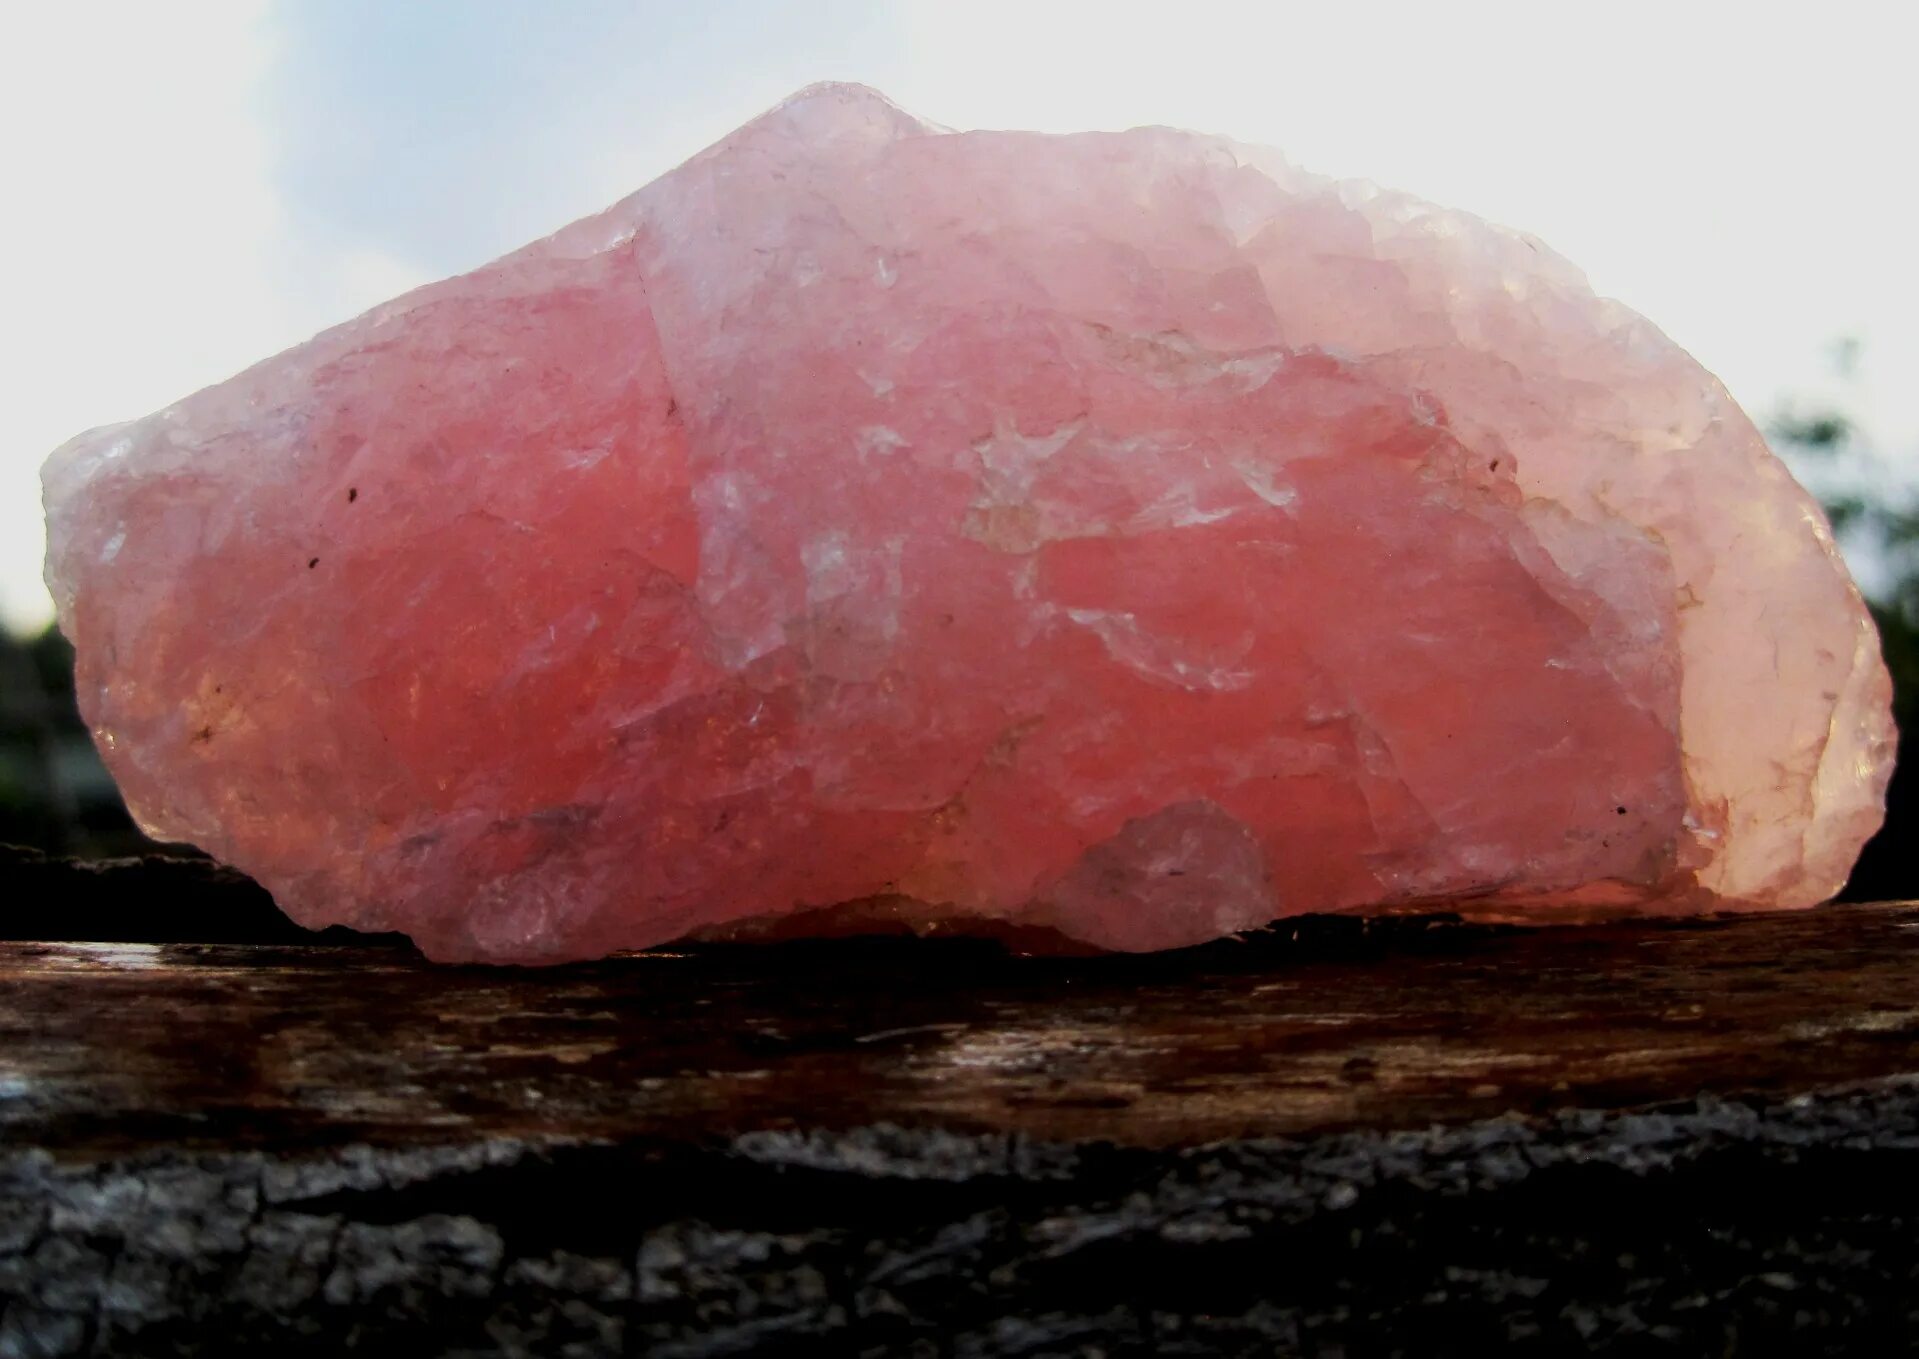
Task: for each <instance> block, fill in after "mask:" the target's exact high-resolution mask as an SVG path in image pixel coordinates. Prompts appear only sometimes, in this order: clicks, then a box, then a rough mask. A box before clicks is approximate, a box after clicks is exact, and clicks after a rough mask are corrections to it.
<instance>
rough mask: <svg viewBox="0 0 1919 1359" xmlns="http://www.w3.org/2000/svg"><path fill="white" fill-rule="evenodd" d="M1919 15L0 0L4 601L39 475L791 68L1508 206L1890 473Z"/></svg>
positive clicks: (1750, 8) (738, 113) (1912, 250)
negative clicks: (1826, 413) (107, 427)
mask: <svg viewBox="0 0 1919 1359" xmlns="http://www.w3.org/2000/svg"><path fill="white" fill-rule="evenodd" d="M1915 15H1919V7H1915V6H1908V5H1905V4H1899V3H1892V2H1891V0H1883V2H1882V0H1861V3H1858V4H1850V5H1849V4H1845V3H1831V2H1830V0H1829V2H1828V3H1824V4H1822V5H1819V6H1811V5H1792V6H1788V5H1785V4H1772V3H1767V0H1746V2H1745V3H1740V4H1712V3H1675V2H1674V0H1664V2H1663V3H1646V4H1638V3H1630V2H1628V3H1608V4H1604V5H1601V4H1592V5H1573V4H1558V3H1546V2H1545V0H1531V2H1530V3H1524V4H1510V5H1506V4H1490V3H1485V4H1476V3H1466V2H1464V0H1455V2H1454V3H1448V4H1442V5H1434V4H1431V3H1418V4H1412V3H1408V4H1405V5H1397V4H1391V3H1369V4H1365V5H1325V4H1314V5H1311V6H1303V5H1293V4H1288V3H1280V2H1277V0H1266V2H1265V3H1255V4H1245V5H1237V4H1226V3H1214V4H1209V3H1206V2H1205V0H1185V2H1184V3H1181V4H1177V5H1175V4H1168V3H1164V0H1152V2H1150V3H1139V4H1129V3H1126V0H1100V2H1099V3H1079V2H1078V0H1018V2H1017V3H1003V2H1002V0H927V2H926V3H915V2H914V0H895V2H894V3H881V2H880V0H873V2H872V3H853V2H852V0H846V2H844V3H840V2H838V0H793V2H791V3H783V4H776V3H771V0H699V2H697V3H694V2H692V0H669V2H667V3H655V2H654V0H556V2H555V3H546V4H534V3H530V2H524V3H522V2H512V3H510V2H509V0H404V2H403V3H400V2H396V0H278V2H277V3H275V2H274V0H179V2H178V3H166V4H157V3H136V2H134V0H129V2H128V3H107V2H106V0H62V2H61V3H51V2H49V3H44V4H29V3H25V0H0V184H4V185H5V186H6V188H7V192H8V194H9V202H8V203H7V204H6V206H5V207H4V209H3V210H0V373H4V375H5V381H4V388H3V389H0V394H3V396H4V409H5V412H6V416H7V420H6V424H5V437H4V441H0V622H4V623H6V624H8V625H10V626H13V627H15V628H21V629H25V628H35V627H38V626H40V625H42V624H43V623H44V622H45V621H46V619H47V618H48V617H49V616H50V606H49V604H48V602H47V599H46V595H45V592H44V590H43V589H42V587H41V585H40V581H39V571H40V555H41V550H42V536H41V526H40V507H39V488H38V483H37V470H38V467H39V464H40V461H41V460H42V459H43V458H44V457H45V455H46V454H47V453H48V452H49V451H51V450H52V449H53V448H54V447H55V446H56V445H57V444H59V443H60V442H61V441H62V440H64V439H66V438H67V437H69V436H71V435H73V434H75V433H78V432H79V431H81V430H83V429H85V428H88V427H90V426H93V425H99V424H105V423H109V422H111V421H115V420H122V419H127V418H130V417H133V416H138V415H142V414H145V413H146V412H148V411H150V410H153V409H156V408H158V407H160V406H163V405H165V404H167V403H168V402H169V401H171V400H173V399H175V398H177V397H179V396H182V395H185V394H186V393H187V392H189V391H192V390H194V389H196V388H198V387H201V386H204V385H206V384H208V383H211V382H216V381H219V380H220V379H222V378H224V377H227V376H229V375H230V374H232V373H234V372H235V371H237V370H239V369H240V368H242V367H244V366H246V365H247V364H249V363H251V362H252V361H254V360H256V359H258V358H261V357H264V356H265V355H267V354H269V353H272V352H274V351H277V350H279V349H283V348H285V347H286V346H288V345H290V344H294V343H296V342H298V341H299V340H301V339H304V338H305V337H306V336H308V335H309V334H311V333H313V332H314V331H316V330H318V329H321V328H323V327H324V326H327V325H330V324H332V323H334V322H336V321H340V320H344V319H346V318H347V317H349V316H352V315H354V314H355V313H357V312H359V311H361V310H364V309H365V308H366V307H368V306H371V305H373V304H374V303H377V302H379V301H382V300H384V299H385V298H387V297H390V296H392V295H393V294H395V293H397V292H400V291H403V290H405V289H406V288H408V287H411V286H413V285H415V284H418V283H422V282H425V281H427V280H429V279H432V278H436V277H440V276H442V275H445V274H448V273H452V272H456V271H459V270H463V269H467V268H470V267H472V266H474V265H478V264H481V263H483V262H485V261H486V260H488V259H490V258H492V257H494V256H496V255H498V254H501V253H503V252H504V251H506V250H509V249H512V248H513V247H515V246H518V245H520V244H522V243H523V242H525V241H527V240H530V239H532V238H534V237H536V236H541V235H544V234H546V233H547V232H549V231H551V230H553V229H554V228H556V227H558V226H561V225H563V224H564V223H566V222H568V221H570V220H572V219H574V218H576V217H579V216H581V215H583V214H585V213H587V212H591V211H593V210H596V209H598V208H600V207H603V206H605V205H606V204H607V203H609V202H611V201H612V200H614V199H616V198H618V197H620V196H622V195H623V194H625V193H627V192H628V191H630V190H631V189H633V188H635V187H637V186H638V185H640V184H642V183H644V182H645V181H647V180H649V179H651V178H653V177H654V176H655V175H657V174H659V173H660V172H661V171H663V170H665V169H668V168H670V167H671V166H672V165H674V164H675V163H677V162H678V161H680V160H682V159H684V158H685V157H686V156H688V155H689V154H691V153H692V152H694V151H697V150H698V149H699V148H701V147H702V146H704V145H706V144H708V143H710V142H711V141H713V140H714V139H715V138H717V137H719V136H721V135H722V134H724V133H725V132H727V131H728V130H729V129H731V128H733V127H734V126H737V125H738V124H739V123H741V122H743V121H744V120H746V119H747V118H749V117H751V116H753V115H754V114H756V113H758V112H760V111H762V110H763V109H765V108H766V107H768V106H769V105H771V104H773V103H775V102H777V101H778V100H779V99H780V98H782V97H783V96H785V95H786V94H789V93H791V92H792V91H793V90H795V89H797V88H799V87H801V86H803V85H806V84H809V83H811V82H813V81H816V80H859V81H864V82H866V83H868V84H871V85H874V86H876V87H878V88H879V89H881V90H883V91H885V92H886V93H887V94H889V95H890V96H892V98H893V99H895V100H896V101H897V102H899V103H901V104H903V105H904V106H905V107H907V108H908V109H910V110H911V111H913V112H914V113H917V114H919V115H921V116H923V117H927V118H931V119H933V120H935V121H937V122H941V123H945V124H948V125H951V126H955V127H1032V128H1042V129H1049V130H1058V131H1070V130H1075V129H1081V128H1091V127H1098V128H1119V127H1128V126H1134V125H1139V124H1148V123H1164V124H1172V125H1176V126H1186V127H1195V128H1199V129H1203V130H1206V131H1212V132H1223V133H1227V134H1230V135H1232V136H1235V137H1237V138H1239V139H1241V140H1244V141H1254V142H1263V143H1267V144H1270V145H1273V146H1277V147H1280V148H1281V149H1283V150H1285V151H1286V152H1287V153H1288V155H1289V156H1291V158H1292V159H1293V160H1295V161H1296V162H1298V163H1300V164H1302V165H1304V166H1306V167H1307V168H1309V169H1313V170H1317V171H1322V172H1325V173H1329V174H1336V175H1341V176H1356V177H1362V178H1367V179H1373V180H1376V181H1378V182H1381V183H1384V184H1388V185H1391V186H1393V187H1395V188H1402V189H1408V190H1411V191H1413V192H1415V193H1418V194H1421V195H1423V196H1425V197H1427V198H1431V199H1434V200H1436V201H1439V202H1442V203H1446V204H1449V205H1452V206H1457V207H1463V208H1467V209H1469V210H1471V211H1474V212H1477V213H1479V214H1480V215H1482V216H1485V217H1489V218H1491V219H1493V220H1496V221H1500V222H1504V223H1506V224H1508V225H1511V226H1515V227H1519V228H1522V229H1524V230H1527V231H1531V232H1533V233H1534V234H1536V235H1538V236H1540V237H1542V238H1543V239H1545V240H1546V241H1547V242H1549V243H1550V244H1552V245H1553V246H1554V247H1555V248H1556V249H1558V250H1559V251H1561V252H1562V253H1563V254H1565V255H1567V256H1568V257H1570V258H1571V259H1572V260H1574V261H1575V262H1576V263H1578V264H1579V265H1581V266H1582V267H1583V268H1584V269H1585V270H1586V271H1587V273H1588V275H1589V276H1590V277H1591V279H1592V281H1593V283H1594V285H1595V287H1596V288H1597V289H1598V290H1599V291H1600V292H1602V293H1606V294H1609V295H1611V296H1614V297H1617V298H1620V299H1622V300H1623V301H1625V302H1627V303H1628V304H1630V305H1632V306H1633V307H1635V308H1637V309H1638V310H1640V311H1642V312H1644V313H1645V314H1646V315H1648V316H1650V317H1651V318H1652V319H1653V320H1654V321H1655V322H1657V323H1658V324H1659V325H1661V326H1662V327H1663V328H1664V329H1665V330H1666V331H1667V332H1668V333H1669V334H1671V335H1672V336H1673V337H1674V338H1675V339H1677V340H1678V341H1679V342H1680V343H1681V344H1683V345H1684V346H1685V347H1686V348H1688V349H1690V350H1691V351H1692V352H1693V353H1694V354H1695V355H1697V356H1698V357H1699V359H1700V360H1701V361H1702V362H1704V363H1705V364H1706V366H1707V367H1709V368H1711V369H1713V370H1714V371H1715V372H1717V373H1718V374H1719V375H1720V376H1721V377H1722V378H1723V379H1724V380H1725V381H1726V383H1727V385H1728V386H1729V387H1731V389H1732V391H1733V393H1734V395H1735V396H1736V397H1738V398H1739V399H1740V400H1741V401H1742V402H1743V403H1744V404H1745V405H1746V407H1747V409H1748V410H1749V411H1751V412H1752V413H1753V414H1754V416H1755V417H1756V418H1758V419H1760V420H1761V421H1762V422H1763V421H1764V420H1765V419H1766V418H1767V417H1768V416H1770V415H1771V414H1772V413H1773V412H1775V411H1776V410H1778V409H1779V408H1780V407H1781V405H1782V404H1783V403H1785V402H1787V401H1789V400H1791V399H1794V398H1795V397H1801V398H1804V397H1813V398H1816V397H1819V396H1821V395H1830V394H1832V389H1833V387H1834V384H1835V383H1836V382H1838V381H1839V380H1838V379H1836V378H1834V377H1833V376H1832V374H1831V362H1830V354H1831V349H1832V344H1833V342H1834V341H1835V340H1838V339H1840V338H1841V337H1851V338H1853V339H1856V340H1858V341H1859V342H1860V344H1861V351H1860V352H1861V356H1862V357H1861V361H1860V364H1859V366H1858V368H1857V371H1856V372H1855V373H1854V374H1853V376H1852V377H1850V378H1849V379H1846V380H1845V381H1844V384H1843V391H1841V392H1840V393H1839V394H1840V395H1841V396H1842V397H1843V399H1844V400H1845V401H1846V403H1847V404H1848V405H1849V406H1850V407H1851V408H1852V409H1853V411H1854V412H1855V413H1856V414H1857V415H1858V417H1859V418H1860V420H1861V423H1862V426H1863V429H1864V432H1865V438H1866V441H1867V443H1868V445H1869V446H1870V448H1871V449H1872V450H1873V452H1874V454H1875V455H1876V456H1877V457H1878V458H1879V459H1880V460H1881V463H1882V465H1883V468H1884V469H1885V475H1886V476H1887V477H1888V478H1890V479H1898V478H1900V477H1907V476H1910V475H1911V473H1912V471H1913V469H1914V468H1915V467H1919V376H1916V375H1919V264H1916V263H1915V259H1916V258H1919V243H1916V242H1915V240H1914V231H1915V227H1914V224H1915V219H1916V218H1919V214H1915V211H1914V209H1915V207H1919V192H1916V191H1915V189H1914V184H1913V180H1914V171H1913V168H1912V167H1913V164H1914V163H1915V160H1919V153H1915V149H1914V141H1915V138H1916V137H1919V95H1915V88H1919V82H1916V81H1915V77H1914V75H1913V72H1912V68H1911V53H1912V51H1913V50H1914V40H1915V39H1916V38H1919V18H1915V17H1914V16H1915Z"/></svg>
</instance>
